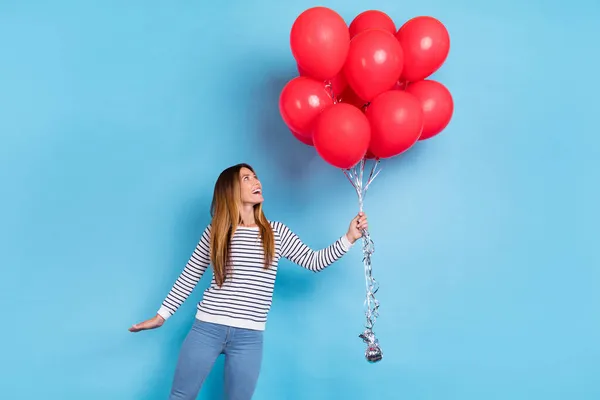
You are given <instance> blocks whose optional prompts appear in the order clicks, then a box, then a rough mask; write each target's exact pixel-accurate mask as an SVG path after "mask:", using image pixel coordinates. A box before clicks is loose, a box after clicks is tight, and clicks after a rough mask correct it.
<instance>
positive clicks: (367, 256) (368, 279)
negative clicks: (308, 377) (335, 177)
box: [343, 158, 383, 363]
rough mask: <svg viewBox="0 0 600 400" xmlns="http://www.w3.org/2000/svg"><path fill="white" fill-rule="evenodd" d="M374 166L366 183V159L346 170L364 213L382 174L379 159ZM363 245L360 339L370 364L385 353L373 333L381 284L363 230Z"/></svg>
mask: <svg viewBox="0 0 600 400" xmlns="http://www.w3.org/2000/svg"><path fill="white" fill-rule="evenodd" d="M372 161H373V165H372V166H371V172H370V173H369V176H368V178H367V180H366V182H365V181H364V171H365V165H366V163H367V160H366V159H364V158H363V159H362V160H361V161H360V162H359V163H358V164H357V165H355V166H354V167H352V168H350V169H345V170H343V171H344V175H346V177H347V178H348V180H349V181H350V183H351V184H352V186H353V187H354V189H355V190H356V194H357V196H358V207H359V210H360V211H361V212H362V211H363V205H364V199H365V195H366V193H367V190H368V189H369V186H370V185H371V182H373V180H375V178H376V177H377V175H379V172H381V168H380V162H379V159H375V160H372ZM362 243H363V247H362V250H363V264H364V270H365V286H366V298H365V304H364V305H365V316H366V323H365V331H364V332H363V333H361V334H360V335H359V337H360V338H361V339H362V340H363V342H364V343H366V344H367V349H366V350H365V358H366V359H367V361H368V362H371V363H375V362H378V361H380V360H381V359H382V357H383V352H382V351H381V348H380V347H379V341H378V340H377V337H376V336H375V333H374V332H373V327H374V325H375V321H376V320H377V317H378V316H379V301H378V300H377V299H376V298H375V293H377V290H379V284H378V283H377V281H376V280H375V278H373V273H372V272H373V267H372V265H371V256H372V255H373V253H374V252H375V245H374V243H373V240H372V239H371V235H370V234H369V231H368V230H366V229H365V230H363V236H362Z"/></svg>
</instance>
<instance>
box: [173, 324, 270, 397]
mask: <svg viewBox="0 0 600 400" xmlns="http://www.w3.org/2000/svg"><path fill="white" fill-rule="evenodd" d="M262 348H263V332H262V331H256V330H250V329H241V328H234V327H230V326H225V325H217V324H213V323H209V322H203V321H199V320H197V319H196V320H195V322H194V325H193V326H192V329H191V330H190V332H189V333H188V335H187V337H186V338H185V340H184V341H183V345H182V346H181V351H180V354H179V360H178V361H177V367H176V369H175V377H174V379H173V387H172V388H171V395H170V396H169V400H175V399H185V400H195V399H196V397H197V396H198V393H199V392H200V388H201V387H202V384H203V383H204V380H205V379H206V377H207V376H208V374H209V372H210V370H211V368H212V366H213V364H214V362H215V360H216V359H217V357H218V356H219V355H220V354H225V396H226V398H227V399H229V400H250V399H251V398H252V395H253V393H254V388H255V387H256V381H257V380H258V374H259V371H260V365H261V362H262Z"/></svg>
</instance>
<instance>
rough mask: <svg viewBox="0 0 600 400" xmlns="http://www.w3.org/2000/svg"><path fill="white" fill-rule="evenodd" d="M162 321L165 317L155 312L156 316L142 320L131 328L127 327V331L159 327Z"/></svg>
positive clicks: (163, 321)
mask: <svg viewBox="0 0 600 400" xmlns="http://www.w3.org/2000/svg"><path fill="white" fill-rule="evenodd" d="M164 323H165V319H164V318H163V317H161V316H160V315H158V314H156V316H155V317H153V318H150V319H148V320H146V321H144V322H140V323H139V324H135V325H133V326H132V327H131V328H129V332H139V331H145V330H148V329H155V328H160V327H161V326H162V324H164Z"/></svg>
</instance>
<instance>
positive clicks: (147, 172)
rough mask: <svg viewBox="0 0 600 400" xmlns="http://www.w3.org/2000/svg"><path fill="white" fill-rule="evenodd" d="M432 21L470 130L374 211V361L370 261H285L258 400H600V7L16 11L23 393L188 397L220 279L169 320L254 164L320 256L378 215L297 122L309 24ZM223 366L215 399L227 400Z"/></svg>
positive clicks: (24, 7)
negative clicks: (302, 48) (177, 284)
mask: <svg viewBox="0 0 600 400" xmlns="http://www.w3.org/2000/svg"><path fill="white" fill-rule="evenodd" d="M314 5H326V6H329V7H331V8H333V9H335V10H337V11H338V12H339V13H340V14H341V15H342V16H343V17H344V18H345V19H346V21H347V22H348V23H350V21H351V20H352V18H353V17H354V16H355V15H356V14H358V13H359V12H361V11H364V10H366V9H380V10H383V11H385V12H387V13H389V14H390V15H391V16H392V17H393V18H394V20H395V21H396V23H397V25H398V26H400V25H401V24H402V23H403V22H405V21H406V20H408V19H409V18H411V17H413V16H416V15H433V16H435V17H437V18H439V19H440V20H441V21H442V22H443V23H444V24H445V25H446V26H447V28H448V30H449V32H450V35H451V40H452V49H451V53H450V56H449V58H448V60H447V62H446V64H445V65H444V66H443V67H442V69H440V70H439V71H438V73H436V74H435V78H436V79H439V80H440V81H441V82H443V83H444V84H446V85H447V87H448V88H449V89H450V90H451V92H452V94H453V96H454V100H455V104H456V109H455V115H454V118H453V120H452V122H451V124H450V125H449V127H448V128H447V129H446V131H444V132H443V133H442V134H441V135H439V136H438V137H436V138H434V139H432V140H429V141H426V142H424V143H419V144H418V145H417V146H415V147H414V148H413V149H412V150H411V151H410V152H408V153H407V154H405V155H404V156H402V157H399V158H397V159H393V160H390V161H386V162H384V165H383V168H384V170H383V172H382V174H381V175H380V177H379V178H378V179H377V180H376V181H375V183H374V184H373V186H372V189H371V191H370V192H369V194H368V197H367V202H366V211H367V213H368V214H369V217H370V223H371V232H372V235H373V239H374V240H375V244H376V249H377V250H376V254H375V256H374V260H373V262H374V273H375V277H376V279H378V281H379V282H380V284H381V289H380V292H379V294H378V298H379V300H380V301H381V309H380V311H381V315H380V318H379V320H378V321H377V325H376V332H377V334H378V336H379V339H380V341H381V343H382V347H383V350H384V359H383V361H382V362H380V363H378V364H374V365H371V364H368V363H367V362H366V361H365V360H364V358H363V352H364V345H363V343H362V342H361V341H360V339H358V337H357V335H358V333H360V332H361V331H362V324H363V320H364V316H363V309H362V301H363V295H364V281H363V273H362V263H361V254H360V249H359V248H358V247H357V248H354V249H353V250H352V251H351V252H350V253H349V254H348V255H347V256H346V257H345V258H344V259H343V260H341V261H340V262H338V263H336V264H334V265H333V266H332V267H330V268H329V269H327V270H326V271H324V272H322V273H320V274H317V275H315V274H313V273H310V272H308V271H305V270H303V269H302V268H300V267H298V266H295V265H293V264H291V263H289V262H287V261H286V262H282V265H281V269H280V273H279V276H278V281H277V285H276V290H275V295H274V304H273V308H272V311H271V313H270V315H269V322H268V327H267V331H266V348H265V357H264V363H263V368H262V374H261V377H260V381H259V383H258V388H257V392H256V396H255V398H256V399H258V400H261V399H266V400H271V399H273V400H282V399H286V400H287V399H290V400H296V399H307V400H320V399H324V400H329V399H343V400H353V399H357V400H358V399H365V398H370V399H410V400H422V399H427V400H451V399H457V400H459V399H460V400H492V399H502V400H508V399H510V400H521V399H523V400H524V399H527V400H531V399H541V400H554V399H557V400H558V399H560V400H564V399H573V400H575V399H577V400H592V399H598V398H600V380H599V379H598V377H599V376H600V341H599V337H600V314H599V312H598V305H599V304H600V294H599V293H600V272H599V269H600V267H599V266H600V256H599V255H598V251H597V250H595V249H594V246H595V245H597V241H598V240H597V238H598V233H597V227H598V225H599V223H600V213H599V212H598V204H600V195H599V194H600V193H599V192H600V189H599V188H598V182H599V179H600V138H599V135H598V126H597V121H598V107H599V106H600V102H599V100H598V93H599V92H600V84H599V82H598V79H597V68H598V62H599V61H600V56H599V53H598V44H597V42H598V38H599V37H600V27H599V24H598V21H599V20H600V10H599V8H600V6H598V4H597V3H595V4H594V2H592V1H591V0H589V1H585V0H574V1H570V2H564V1H560V2H558V1H548V0H532V1H529V2H521V1H517V0H509V1H493V2H489V1H488V2H481V1H475V0H471V1H467V0H457V1H451V2H449V1H442V0H428V1H413V2H398V1H389V0H378V1H371V2H359V1H356V0H352V1H342V0H338V1H333V0H332V1H326V2H323V3H313V2H310V1H294V2H291V3H289V4H286V3H285V2H284V1H281V0H257V1H242V0H238V1H231V0H223V1H218V2H211V3H209V2H201V1H170V2H165V1H153V0H152V1H148V0H144V1H141V0H132V1H127V2H122V1H106V0H104V1H87V2H82V1H53V2H43V1H9V0H4V1H2V3H1V4H0V139H1V140H0V184H1V188H2V189H1V190H2V195H1V196H0V226H1V227H2V228H1V229H0V266H1V268H2V273H1V275H0V295H1V296H2V297H1V302H0V303H1V304H2V319H1V321H2V322H1V329H0V343H2V352H1V359H2V362H1V363H0V397H2V398H4V399H11V400H13V399H14V400H17V399H42V398H43V399H61V400H72V399H78V400H79V399H86V400H96V399H102V400H105V399H111V400H120V399H123V400H137V399H150V400H151V399H165V398H166V396H167V393H168V390H169V387H170V383H171V379H172V375H173V371H174V367H175V361H176V358H177V353H178V350H179V346H180V344H181V342H182V340H183V338H184V336H185V335H186V333H187V332H188V329H189V328H190V325H191V323H192V321H193V318H194V312H195V307H196V302H197V301H199V300H200V298H201V294H202V290H203V289H204V288H205V287H206V286H207V285H208V282H209V276H208V275H207V276H206V277H205V278H204V279H202V281H201V282H200V284H199V287H198V288H196V290H195V292H194V293H193V295H192V296H191V297H190V299H189V300H188V301H187V302H186V303H185V304H184V306H183V307H182V308H181V309H180V310H179V312H178V313H177V314H176V315H175V316H174V317H172V318H171V319H170V320H169V321H168V322H167V323H166V324H165V326H163V327H162V328H160V329H158V330H154V331H150V332H142V333H138V334H132V333H129V332H128V331H127V329H128V327H129V326H130V325H131V324H133V323H136V322H139V321H141V320H144V319H146V318H149V317H151V316H153V315H154V313H155V312H156V310H157V309H158V307H159V305H160V303H161V301H162V300H163V298H164V296H165V295H166V294H167V292H168V290H169V288H170V287H171V285H172V283H173V281H174V279H175V278H176V277H177V275H178V274H179V272H180V271H181V269H182V268H183V266H184V264H185V262H186V260H187V258H188V257H189V255H190V254H191V251H192V250H193V247H194V246H195V244H196V242H197V240H198V238H199V236H200V234H201V232H202V230H203V229H204V227H205V226H206V224H207V223H208V222H209V214H208V208H209V203H210V196H211V194H212V188H213V184H214V182H215V179H216V177H217V175H218V173H219V172H220V171H221V170H222V169H223V168H225V167H227V166H229V165H231V164H234V163H238V162H248V163H250V164H252V165H254V166H255V168H256V169H257V171H258V173H259V175H260V177H261V178H262V180H263V185H264V189H265V197H266V204H265V207H266V213H267V216H268V217H269V218H271V219H277V220H281V221H283V222H285V223H286V224H288V225H289V226H290V227H291V228H292V229H293V230H294V231H296V232H297V233H298V234H299V235H300V236H301V238H302V239H304V240H305V242H307V243H308V244H310V245H311V246H313V247H314V248H320V247H323V246H326V245H328V244H330V243H331V242H332V241H333V240H335V239H336V238H338V237H339V236H340V235H341V234H343V233H344V232H345V230H346V228H347V224H348V222H349V221H350V219H351V218H352V217H353V215H354V214H355V213H356V212H357V202H356V197H355V193H354V192H353V189H352V188H351V186H350V184H349V183H348V182H347V180H346V179H345V177H344V176H343V174H342V173H341V172H340V171H339V170H336V169H334V168H333V167H330V166H329V165H327V164H325V163H324V162H323V161H322V160H321V159H320V158H319V157H318V156H316V155H315V152H314V150H313V149H312V148H310V147H308V146H304V145H302V144H300V143H299V142H298V141H296V140H295V139H294V138H293V137H292V136H291V134H290V133H289V131H287V129H286V128H285V126H284V124H283V122H282V121H281V118H280V116H279V112H278V108H277V101H278V96H279V92H280V90H281V89H282V87H283V85H284V84H285V83H286V82H287V81H288V80H289V79H290V78H292V77H293V76H295V74H296V70H295V63H294V60H293V58H292V55H291V52H290V49H289V30H290V28H291V26H292V23H293V21H294V19H295V18H296V16H297V15H298V14H299V13H300V12H302V11H303V10H304V9H306V8H308V7H311V6H314ZM222 368H223V362H222V360H221V361H219V362H218V363H217V364H216V367H215V369H214V370H213V372H212V373H211V376H210V377H209V380H208V382H207V384H206V386H205V387H204V388H203V390H202V393H201V395H200V398H202V399H218V398H220V394H221V392H222Z"/></svg>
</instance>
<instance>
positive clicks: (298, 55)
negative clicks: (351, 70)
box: [290, 7, 350, 80]
mask: <svg viewBox="0 0 600 400" xmlns="http://www.w3.org/2000/svg"><path fill="white" fill-rule="evenodd" d="M290 46H291V48H292V54H293V56H294V58H295V59H296V62H297V63H298V64H299V65H300V66H302V69H303V70H304V71H306V73H307V74H308V75H309V76H310V77H312V78H315V79H319V80H325V79H331V78H332V77H334V76H336V75H337V74H338V72H340V70H341V69H342V67H343V66H344V62H345V61H346V56H347V54H348V48H349V46H350V33H349V32H348V26H347V25H346V22H345V21H344V19H343V18H342V17H341V16H340V15H339V14H338V13H336V12H335V11H333V10H331V9H329V8H327V7H313V8H309V9H308V10H305V11H304V12H302V13H301V14H300V15H299V16H298V18H296V20H295V21H294V24H293V25H292V30H291V33H290Z"/></svg>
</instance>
